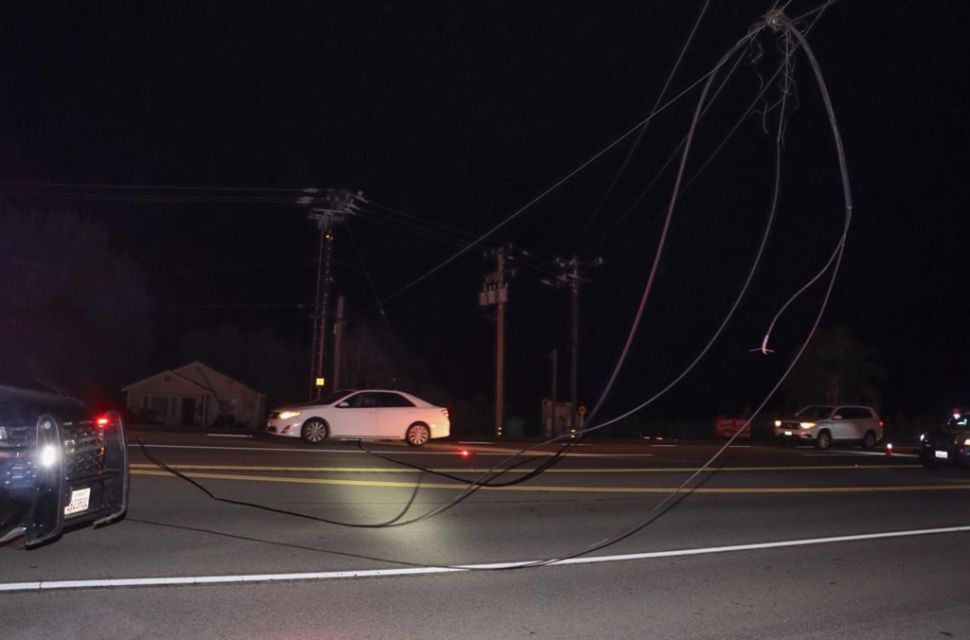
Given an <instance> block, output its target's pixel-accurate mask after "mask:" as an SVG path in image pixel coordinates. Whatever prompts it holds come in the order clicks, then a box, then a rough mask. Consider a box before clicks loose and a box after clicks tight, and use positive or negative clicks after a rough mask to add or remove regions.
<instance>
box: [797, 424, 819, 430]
mask: <svg viewBox="0 0 970 640" xmlns="http://www.w3.org/2000/svg"><path fill="white" fill-rule="evenodd" d="M798 426H799V427H801V428H802V429H811V428H812V427H814V426H815V423H814V422H799V423H798Z"/></svg>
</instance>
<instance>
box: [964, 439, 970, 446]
mask: <svg viewBox="0 0 970 640" xmlns="http://www.w3.org/2000/svg"><path fill="white" fill-rule="evenodd" d="M963 446H965V447H970V438H967V439H966V440H964V441H963Z"/></svg>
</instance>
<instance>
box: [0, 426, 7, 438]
mask: <svg viewBox="0 0 970 640" xmlns="http://www.w3.org/2000/svg"><path fill="white" fill-rule="evenodd" d="M6 439H7V428H6V427H0V440H6Z"/></svg>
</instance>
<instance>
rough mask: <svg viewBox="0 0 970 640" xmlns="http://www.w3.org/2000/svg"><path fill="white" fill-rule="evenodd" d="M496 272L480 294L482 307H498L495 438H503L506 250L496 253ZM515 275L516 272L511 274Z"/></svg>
mask: <svg viewBox="0 0 970 640" xmlns="http://www.w3.org/2000/svg"><path fill="white" fill-rule="evenodd" d="M494 255H495V272H494V273H490V274H488V275H487V276H486V277H485V284H484V286H483V287H482V291H481V292H480V293H479V294H478V303H479V304H480V305H482V306H485V305H492V304H494V305H496V314H495V436H496V437H501V436H502V431H503V425H504V423H505V303H506V302H508V299H509V289H508V284H506V282H505V273H506V270H505V249H504V248H500V249H497V250H496V251H495V252H494ZM510 274H511V275H514V272H510Z"/></svg>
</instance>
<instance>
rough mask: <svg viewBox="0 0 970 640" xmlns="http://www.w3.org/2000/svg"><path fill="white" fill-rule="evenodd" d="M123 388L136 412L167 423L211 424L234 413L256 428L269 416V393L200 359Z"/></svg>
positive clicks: (236, 416)
mask: <svg viewBox="0 0 970 640" xmlns="http://www.w3.org/2000/svg"><path fill="white" fill-rule="evenodd" d="M122 391H124V392H125V393H126V394H127V400H126V404H127V406H128V408H129V410H130V411H131V412H132V414H136V415H137V414H138V412H139V411H144V410H146V409H147V410H150V411H151V412H152V413H154V414H155V418H156V419H157V420H160V421H161V422H163V423H164V424H167V425H200V426H207V425H211V424H212V423H213V422H214V421H215V420H216V419H217V418H219V417H220V416H232V417H234V418H235V420H236V421H237V422H240V423H243V424H245V426H247V427H249V428H255V427H258V426H259V425H260V423H261V422H262V420H263V418H264V417H265V415H266V396H265V395H263V394H262V393H259V392H257V391H254V390H252V389H250V388H249V387H247V386H246V385H244V384H242V383H241V382H238V381H236V380H233V379H232V378H230V377H229V376H227V375H225V374H222V373H219V372H218V371H216V370H215V369H213V368H212V367H209V366H207V365H205V364H203V363H201V362H198V361H197V362H192V363H190V364H187V365H185V366H184V367H179V368H178V369H171V370H169V371H162V372H161V373H156V374H155V375H153V376H151V377H148V378H145V379H144V380H139V381H138V382H133V383H132V384H130V385H128V386H126V387H124V388H123V389H122Z"/></svg>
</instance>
